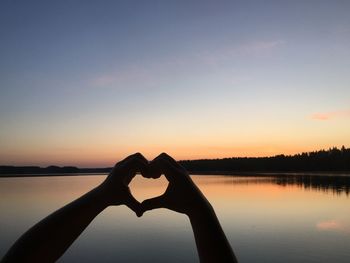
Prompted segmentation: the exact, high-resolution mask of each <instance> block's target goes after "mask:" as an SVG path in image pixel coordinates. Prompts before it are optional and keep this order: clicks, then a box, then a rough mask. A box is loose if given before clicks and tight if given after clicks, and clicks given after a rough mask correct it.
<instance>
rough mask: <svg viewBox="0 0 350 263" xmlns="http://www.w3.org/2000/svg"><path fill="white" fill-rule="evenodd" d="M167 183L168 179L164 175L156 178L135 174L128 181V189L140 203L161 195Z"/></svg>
mask: <svg viewBox="0 0 350 263" xmlns="http://www.w3.org/2000/svg"><path fill="white" fill-rule="evenodd" d="M168 185H169V181H168V180H167V179H166V178H165V176H164V175H162V176H160V177H159V178H157V179H156V178H147V177H145V176H143V175H136V176H135V177H134V178H133V179H132V180H131V182H130V183H129V189H130V191H131V194H132V195H133V197H134V198H135V199H136V200H137V201H139V202H140V203H141V202H142V201H144V200H146V199H150V198H154V197H157V196H161V195H163V194H164V193H165V191H166V189H167V187H168Z"/></svg>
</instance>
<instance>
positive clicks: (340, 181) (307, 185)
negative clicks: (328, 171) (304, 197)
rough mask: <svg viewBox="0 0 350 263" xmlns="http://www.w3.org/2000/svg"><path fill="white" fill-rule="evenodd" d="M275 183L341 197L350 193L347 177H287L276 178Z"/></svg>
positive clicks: (349, 183) (349, 181)
mask: <svg viewBox="0 0 350 263" xmlns="http://www.w3.org/2000/svg"><path fill="white" fill-rule="evenodd" d="M273 180H274V182H275V183H277V184H279V185H282V186H287V185H297V186H299V187H303V188H304V189H307V190H317V191H323V192H333V193H334V194H337V195H340V194H342V193H345V194H346V195H347V196H348V195H349V193H350V178H349V177H347V176H336V175H333V176H321V175H285V176H277V177H274V179H273Z"/></svg>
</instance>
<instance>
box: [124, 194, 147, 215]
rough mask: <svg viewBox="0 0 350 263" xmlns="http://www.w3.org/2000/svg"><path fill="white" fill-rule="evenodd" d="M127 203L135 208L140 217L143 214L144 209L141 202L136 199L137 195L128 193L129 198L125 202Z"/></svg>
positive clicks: (131, 207) (132, 208)
mask: <svg viewBox="0 0 350 263" xmlns="http://www.w3.org/2000/svg"><path fill="white" fill-rule="evenodd" d="M125 205H126V206H127V207H129V208H130V209H131V210H133V211H134V212H135V213H136V215H137V216H138V217H140V216H142V214H143V210H142V208H141V204H140V203H139V201H137V200H136V199H135V197H133V196H132V194H131V193H129V194H128V199H127V201H126V202H125Z"/></svg>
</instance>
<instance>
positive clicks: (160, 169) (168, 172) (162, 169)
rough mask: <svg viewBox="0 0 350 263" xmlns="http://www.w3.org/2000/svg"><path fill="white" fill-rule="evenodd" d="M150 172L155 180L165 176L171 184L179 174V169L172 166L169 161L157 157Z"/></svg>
mask: <svg viewBox="0 0 350 263" xmlns="http://www.w3.org/2000/svg"><path fill="white" fill-rule="evenodd" d="M150 170H151V172H152V174H154V175H155V178H158V177H159V176H160V175H162V174H164V175H165V177H166V178H167V179H168V181H169V182H171V181H174V180H175V177H176V175H177V174H178V173H179V171H178V169H177V168H176V167H175V166H174V165H172V164H171V163H170V162H169V161H168V160H167V159H164V158H161V157H157V158H155V159H154V160H153V161H152V162H151V163H150Z"/></svg>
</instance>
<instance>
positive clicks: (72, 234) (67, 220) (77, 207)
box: [2, 188, 107, 262]
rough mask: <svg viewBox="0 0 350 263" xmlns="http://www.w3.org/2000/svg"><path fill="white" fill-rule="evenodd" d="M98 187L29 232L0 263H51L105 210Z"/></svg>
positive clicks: (42, 221)
mask: <svg viewBox="0 0 350 263" xmlns="http://www.w3.org/2000/svg"><path fill="white" fill-rule="evenodd" d="M106 207H107V204H106V203H105V202H104V201H103V198H102V196H101V192H100V190H99V188H95V189H93V190H91V191H90V192H88V193H87V194H85V195H83V196H81V197H80V198H78V199H77V200H75V201H73V202H71V203H69V204H68V205H66V206H64V207H62V208H61V209H59V210H57V211H56V212H54V213H53V214H51V215H49V216H48V217H46V218H44V219H43V220H41V221H40V222H39V223H37V224H36V225H34V226H33V227H32V228H31V229H29V230H28V231H27V232H26V233H25V234H24V235H23V236H22V237H20V238H19V239H18V240H17V241H16V243H15V244H14V245H13V246H12V247H11V248H10V250H9V251H8V252H7V254H6V255H5V257H4V258H3V259H2V262H54V261H56V260H57V259H58V258H60V257H61V256H62V254H63V253H64V252H65V251H66V250H67V249H68V248H69V246H70V245H71V244H72V243H73V242H74V240H75V239H76V238H77V237H78V236H79V235H80V234H81V232H83V231H84V229H85V228H86V227H87V226H88V225H89V224H90V222H91V221H92V220H93V219H94V218H95V217H96V216H97V215H98V214H99V213H100V212H101V211H103V210H104V209H105V208H106Z"/></svg>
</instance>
